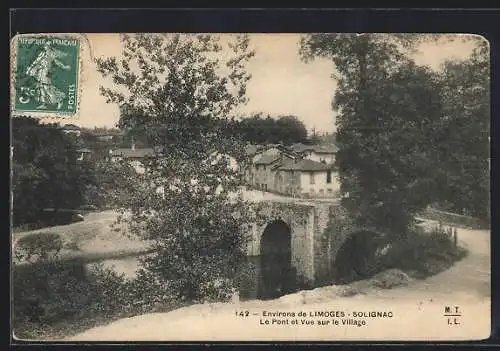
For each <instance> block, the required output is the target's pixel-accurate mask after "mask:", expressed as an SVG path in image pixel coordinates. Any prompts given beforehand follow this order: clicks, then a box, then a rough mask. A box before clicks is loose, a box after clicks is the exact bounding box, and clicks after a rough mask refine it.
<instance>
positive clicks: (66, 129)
mask: <svg viewBox="0 0 500 351" xmlns="http://www.w3.org/2000/svg"><path fill="white" fill-rule="evenodd" d="M61 130H62V132H63V133H65V134H73V135H76V136H80V134H81V133H82V129H81V128H80V127H78V126H76V125H74V124H65V125H64V126H62V127H61Z"/></svg>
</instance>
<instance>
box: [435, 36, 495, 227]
mask: <svg viewBox="0 0 500 351" xmlns="http://www.w3.org/2000/svg"><path fill="white" fill-rule="evenodd" d="M488 56H489V55H488V44H487V43H486V42H484V41H482V40H478V41H477V42H476V48H475V49H474V52H473V54H472V55H471V57H470V58H468V59H466V60H463V61H448V62H446V63H445V64H444V67H443V70H442V72H441V73H440V82H439V83H440V86H441V99H442V101H443V108H444V112H443V120H442V124H441V126H440V138H441V140H442V141H441V143H440V144H439V148H440V149H439V154H440V155H441V158H440V164H441V167H440V169H441V170H442V171H443V172H442V173H441V177H440V178H439V179H440V187H439V190H440V199H441V201H446V202H448V203H450V204H451V208H449V210H452V211H455V212H458V213H463V214H468V215H473V216H477V217H480V218H483V219H488V218H489V215H490V209H489V192H490V190H489V189H490V184H489V178H490V177H489V176H490V167H489V142H488V137H489V120H490V98H489V96H490V88H489V82H490V78H489V59H488Z"/></svg>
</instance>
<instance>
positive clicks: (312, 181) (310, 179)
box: [309, 172, 314, 184]
mask: <svg viewBox="0 0 500 351" xmlns="http://www.w3.org/2000/svg"><path fill="white" fill-rule="evenodd" d="M309 184H314V173H313V172H311V173H309Z"/></svg>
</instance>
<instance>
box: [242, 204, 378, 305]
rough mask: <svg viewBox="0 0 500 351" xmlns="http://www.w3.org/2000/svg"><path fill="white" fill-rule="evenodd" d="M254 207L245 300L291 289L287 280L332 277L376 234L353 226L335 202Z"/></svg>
mask: <svg viewBox="0 0 500 351" xmlns="http://www.w3.org/2000/svg"><path fill="white" fill-rule="evenodd" d="M259 208H260V210H259V213H260V216H259V219H258V220H257V221H256V223H254V224H253V225H252V226H251V229H250V232H249V233H248V234H249V241H248V243H247V255H248V258H249V263H250V265H249V266H250V267H251V269H249V273H246V274H247V276H246V277H245V278H244V279H243V280H242V290H243V292H244V295H247V297H248V298H255V297H261V298H262V297H273V296H274V295H273V292H272V291H274V294H275V295H276V296H279V295H281V294H283V293H285V292H286V290H287V289H288V290H290V289H293V287H291V286H289V287H288V288H287V287H286V286H285V285H287V281H288V282H289V281H292V285H293V284H294V283H293V282H295V288H297V285H298V286H299V287H300V286H302V287H311V286H315V285H321V284H324V283H327V282H332V281H336V280H337V278H340V277H339V276H340V275H343V274H345V273H346V272H347V271H349V270H351V269H353V268H356V267H355V266H356V265H359V262H357V258H362V257H356V256H362V255H363V254H364V252H366V251H363V250H364V249H368V250H370V249H372V251H373V249H374V247H373V244H374V243H375V241H373V240H372V239H376V238H378V237H380V234H379V233H377V232H376V231H375V230H373V229H370V228H359V227H356V226H354V225H353V224H352V222H351V221H350V218H349V216H348V214H347V212H346V211H345V210H344V208H343V207H342V206H341V205H340V204H339V203H338V202H325V201H300V200H296V201H293V202H290V201H289V202H282V201H276V200H273V201H269V200H268V201H263V202H260V206H259ZM351 239H352V240H351ZM367 245H368V246H371V247H367ZM342 256H343V257H342ZM270 290H271V291H270ZM276 296H274V297H276Z"/></svg>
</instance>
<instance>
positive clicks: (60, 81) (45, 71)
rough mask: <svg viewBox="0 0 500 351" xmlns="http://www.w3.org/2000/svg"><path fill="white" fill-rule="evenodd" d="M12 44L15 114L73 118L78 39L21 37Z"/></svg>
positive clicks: (76, 102)
mask: <svg viewBox="0 0 500 351" xmlns="http://www.w3.org/2000/svg"><path fill="white" fill-rule="evenodd" d="M13 45H14V50H15V70H14V72H13V73H14V75H15V77H14V84H13V94H14V96H15V101H13V105H14V106H13V107H14V110H15V112H17V113H25V112H31V113H37V114H42V115H49V116H50V115H54V116H56V117H64V116H68V117H71V116H75V115H76V114H77V111H78V104H79V96H78V84H79V81H78V80H79V72H80V67H79V65H80V40H79V39H78V38H74V37H65V36H63V35H43V36H42V35H32V36H29V35H26V36H24V35H22V36H16V37H15V38H14V43H13Z"/></svg>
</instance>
